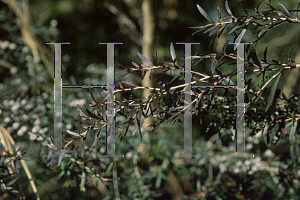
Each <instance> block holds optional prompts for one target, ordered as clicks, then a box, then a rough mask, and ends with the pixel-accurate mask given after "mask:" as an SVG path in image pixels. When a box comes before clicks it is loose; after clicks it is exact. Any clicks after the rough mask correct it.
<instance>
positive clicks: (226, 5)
mask: <svg viewBox="0 0 300 200" xmlns="http://www.w3.org/2000/svg"><path fill="white" fill-rule="evenodd" d="M225 8H226V11H227V12H228V14H229V15H230V16H233V15H232V12H231V10H230V8H229V5H228V1H227V0H226V1H225Z"/></svg>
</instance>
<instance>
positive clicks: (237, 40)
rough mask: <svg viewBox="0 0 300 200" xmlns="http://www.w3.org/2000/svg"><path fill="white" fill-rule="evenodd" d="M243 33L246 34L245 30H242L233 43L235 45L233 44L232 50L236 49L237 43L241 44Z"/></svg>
mask: <svg viewBox="0 0 300 200" xmlns="http://www.w3.org/2000/svg"><path fill="white" fill-rule="evenodd" d="M245 33H246V29H243V30H242V31H241V33H240V35H239V36H238V37H237V39H236V41H235V44H234V50H236V49H237V47H238V45H239V43H240V42H241V40H242V38H243V36H244V34H245Z"/></svg>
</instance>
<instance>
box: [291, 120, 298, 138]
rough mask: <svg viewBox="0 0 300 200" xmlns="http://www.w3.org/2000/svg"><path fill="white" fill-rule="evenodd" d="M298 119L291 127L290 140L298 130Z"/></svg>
mask: <svg viewBox="0 0 300 200" xmlns="http://www.w3.org/2000/svg"><path fill="white" fill-rule="evenodd" d="M297 122H298V121H297V120H296V121H295V122H294V123H293V126H292V128H291V131H290V135H289V141H291V140H292V138H293V136H294V135H295V132H296V130H297Z"/></svg>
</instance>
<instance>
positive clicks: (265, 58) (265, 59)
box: [264, 47, 268, 62]
mask: <svg viewBox="0 0 300 200" xmlns="http://www.w3.org/2000/svg"><path fill="white" fill-rule="evenodd" d="M267 51H268V47H266V49H265V51H264V61H265V62H267Z"/></svg>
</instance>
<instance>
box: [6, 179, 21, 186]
mask: <svg viewBox="0 0 300 200" xmlns="http://www.w3.org/2000/svg"><path fill="white" fill-rule="evenodd" d="M18 178H19V177H17V178H15V179H13V180H12V181H10V182H9V183H7V185H6V186H10V185H12V184H14V183H15V182H16V181H17V180H18Z"/></svg>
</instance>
